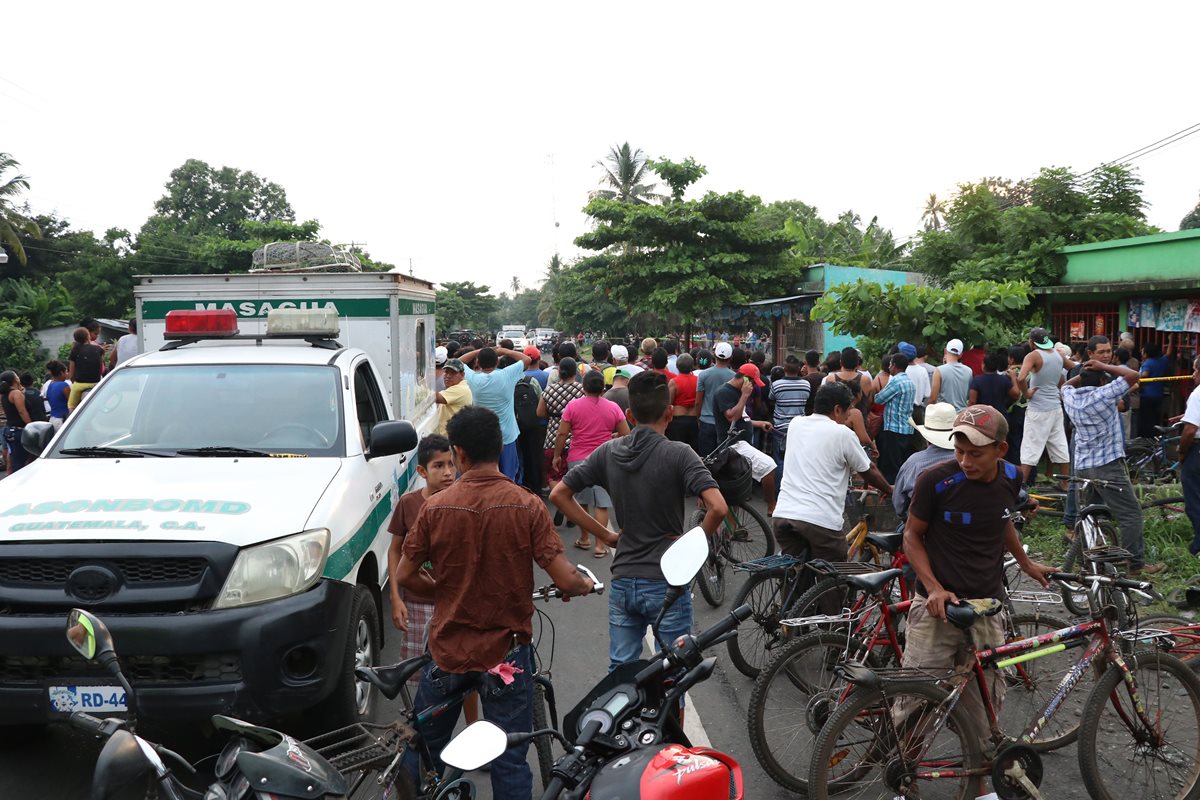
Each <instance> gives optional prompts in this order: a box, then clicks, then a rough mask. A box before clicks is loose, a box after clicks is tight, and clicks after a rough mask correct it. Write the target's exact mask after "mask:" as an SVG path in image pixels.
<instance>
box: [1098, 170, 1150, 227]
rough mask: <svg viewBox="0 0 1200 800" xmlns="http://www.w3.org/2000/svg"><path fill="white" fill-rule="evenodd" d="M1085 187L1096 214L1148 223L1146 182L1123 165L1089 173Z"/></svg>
mask: <svg viewBox="0 0 1200 800" xmlns="http://www.w3.org/2000/svg"><path fill="white" fill-rule="evenodd" d="M1086 184H1087V194H1088V196H1089V197H1090V198H1091V201H1092V211H1093V212H1095V213H1097V214H1115V215H1119V216H1126V217H1132V218H1133V219H1136V220H1141V221H1143V222H1144V221H1145V219H1146V205H1147V204H1146V201H1145V200H1144V199H1142V186H1143V181H1142V179H1141V178H1140V177H1138V174H1137V173H1136V172H1134V171H1132V170H1130V169H1128V168H1127V167H1124V166H1122V165H1118V164H1108V165H1106V166H1103V167H1100V168H1099V169H1096V170H1093V171H1092V172H1090V173H1088V175H1087V178H1086Z"/></svg>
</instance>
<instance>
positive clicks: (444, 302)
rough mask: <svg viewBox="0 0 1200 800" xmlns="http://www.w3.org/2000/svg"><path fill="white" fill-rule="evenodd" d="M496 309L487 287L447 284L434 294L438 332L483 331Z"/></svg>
mask: <svg viewBox="0 0 1200 800" xmlns="http://www.w3.org/2000/svg"><path fill="white" fill-rule="evenodd" d="M498 310H499V301H498V300H497V299H496V298H495V297H493V296H492V294H491V289H490V288H489V287H487V286H476V285H475V283H474V282H472V281H448V282H446V283H443V284H442V288H441V289H439V290H438V293H437V326H438V330H440V331H443V332H447V331H452V330H463V329H466V330H473V331H477V332H482V331H486V330H488V329H489V327H490V326H491V317H492V314H493V313H494V312H496V311H498Z"/></svg>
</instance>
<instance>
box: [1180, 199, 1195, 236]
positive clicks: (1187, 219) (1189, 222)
mask: <svg viewBox="0 0 1200 800" xmlns="http://www.w3.org/2000/svg"><path fill="white" fill-rule="evenodd" d="M1195 228H1200V203H1197V204H1196V207H1195V208H1193V209H1192V210H1191V211H1189V212H1188V213H1187V214H1186V215H1185V216H1184V218H1183V219H1181V220H1179V230H1181V231H1190V230H1194V229H1195Z"/></svg>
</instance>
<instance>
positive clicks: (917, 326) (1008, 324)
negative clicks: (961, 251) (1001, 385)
mask: <svg viewBox="0 0 1200 800" xmlns="http://www.w3.org/2000/svg"><path fill="white" fill-rule="evenodd" d="M1031 299H1032V295H1031V294H1030V291H1029V284H1028V283H1025V282H1023V281H1005V282H992V281H977V282H968V283H959V284H957V285H955V286H952V287H950V288H948V289H941V288H938V287H936V286H928V285H924V286H918V285H914V284H904V285H891V286H880V285H879V284H875V283H867V282H866V281H861V280H860V281H856V282H855V283H852V284H841V285H839V286H834V287H832V288H830V289H829V290H828V291H827V292H826V293H825V295H824V297H822V298H821V299H820V300H818V301H817V302H816V304H815V305H814V306H813V310H812V315H811V316H812V319H814V320H817V319H819V320H822V321H824V322H827V323H829V324H830V325H831V326H832V327H833V330H834V332H835V333H839V334H848V335H852V336H868V337H873V338H874V340H875V341H876V349H879V352H880V353H881V352H882V348H883V347H884V346H890V345H893V344H895V343H896V342H898V341H908V342H914V343H916V342H923V343H925V344H926V345H927V346H928V347H929V349H930V352H937V347H938V346H940V343H942V342H945V341H946V340H948V339H951V338H959V339H962V340H964V341H967V342H1006V341H1013V340H1015V339H1019V338H1020V334H1019V333H1018V331H1019V330H1020V328H1021V327H1022V326H1023V324H1024V322H1025V320H1026V316H1027V309H1028V307H1029V303H1030V300H1031ZM878 354H879V353H869V355H878Z"/></svg>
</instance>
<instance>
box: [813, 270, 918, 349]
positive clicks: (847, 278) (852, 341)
mask: <svg viewBox="0 0 1200 800" xmlns="http://www.w3.org/2000/svg"><path fill="white" fill-rule="evenodd" d="M812 269H813V270H818V269H819V270H821V272H822V273H823V274H822V277H823V278H824V280H823V281H822V283H823V284H824V285H823V286H822V290H823V291H828V290H829V289H830V287H832V286H837V285H838V284H839V283H854V282H855V281H857V280H862V281H865V282H866V283H876V284H879V285H880V286H891V285H894V284H900V285H904V284H906V283H909V282H910V279H911V278H913V277H914V276H912V275H911V274H910V273H907V272H903V271H901V270H895V269H868V268H867V267H842V266H838V265H836V264H824V265H822V266H820V267H813V268H812ZM810 272H811V271H810ZM812 277H816V275H813V276H812ZM824 334H825V336H824V341H825V344H824V348H825V352H824V353H821V355H822V356H824V355H825V353H829V352H832V351H834V350H841V349H842V348H844V347H855V346H857V344H858V340H857V338H856V337H854V336H842V335H839V334H836V333H834V332H833V330H832V328H831V327H830V326H829V324H828V323H826V324H825V325H824Z"/></svg>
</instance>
